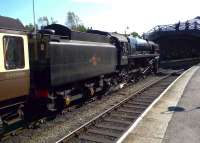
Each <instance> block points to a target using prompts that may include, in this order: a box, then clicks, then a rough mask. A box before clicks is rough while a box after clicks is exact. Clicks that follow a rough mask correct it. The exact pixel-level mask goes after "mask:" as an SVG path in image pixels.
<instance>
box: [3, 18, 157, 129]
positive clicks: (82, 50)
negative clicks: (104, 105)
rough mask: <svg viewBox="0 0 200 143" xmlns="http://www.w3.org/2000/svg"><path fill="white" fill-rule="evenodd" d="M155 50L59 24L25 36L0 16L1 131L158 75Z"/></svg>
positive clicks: (142, 43) (16, 25) (137, 42)
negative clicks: (124, 84)
mask: <svg viewBox="0 0 200 143" xmlns="http://www.w3.org/2000/svg"><path fill="white" fill-rule="evenodd" d="M158 50H159V47H158V45H157V44H155V43H154V42H151V41H146V40H143V39H140V38H134V37H131V36H125V35H122V34H118V33H110V32H104V31H98V30H88V31H87V32H85V33H83V32H76V31H72V30H70V29H69V28H67V27H66V26H63V25H59V24H52V25H48V26H46V27H45V28H44V29H42V30H40V31H37V34H28V33H27V32H26V30H25V28H24V26H23V25H22V23H21V22H20V21H18V20H15V19H12V18H8V17H2V16H0V131H3V129H4V127H5V126H7V125H11V124H14V123H16V122H19V121H21V120H26V121H31V120H33V119H35V118H37V117H41V116H44V114H45V115H46V114H50V113H55V112H60V111H62V110H63V109H64V108H65V107H66V106H70V104H73V103H74V102H77V101H79V103H84V102H85V101H86V100H87V99H88V98H91V97H94V96H97V97H99V98H101V95H102V94H103V93H105V92H107V91H108V90H110V89H111V88H113V87H118V86H119V85H120V84H121V83H129V82H135V81H137V80H138V78H139V77H140V76H143V75H145V74H147V73H150V72H154V73H156V72H157V70H158V60H159V54H158Z"/></svg>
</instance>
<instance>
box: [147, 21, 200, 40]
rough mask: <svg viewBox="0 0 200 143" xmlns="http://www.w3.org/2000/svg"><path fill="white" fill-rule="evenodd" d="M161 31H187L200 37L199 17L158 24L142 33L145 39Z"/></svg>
mask: <svg viewBox="0 0 200 143" xmlns="http://www.w3.org/2000/svg"><path fill="white" fill-rule="evenodd" d="M163 33H168V34H169V33H177V34H178V33H189V34H194V33H195V34H197V35H196V36H199V37H200V17H196V18H194V19H191V20H187V21H185V22H178V23H175V24H168V25H158V26H156V27H154V28H153V29H151V30H149V31H148V32H147V33H145V34H144V35H143V37H144V38H145V39H149V40H154V39H155V38H157V37H159V36H160V35H161V34H163Z"/></svg>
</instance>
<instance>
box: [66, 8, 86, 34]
mask: <svg viewBox="0 0 200 143" xmlns="http://www.w3.org/2000/svg"><path fill="white" fill-rule="evenodd" d="M65 24H66V25H67V26H68V27H69V28H71V29H72V30H75V31H80V32H85V31H87V29H86V28H85V26H84V25H83V23H82V22H81V20H80V18H79V17H78V16H77V15H76V14H75V13H74V12H70V11H69V12H68V13H67V20H66V22H65Z"/></svg>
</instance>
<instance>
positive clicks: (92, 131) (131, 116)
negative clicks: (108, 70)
mask: <svg viewBox="0 0 200 143" xmlns="http://www.w3.org/2000/svg"><path fill="white" fill-rule="evenodd" d="M176 78H177V75H171V74H169V75H166V76H164V77H162V78H160V79H159V80H157V81H154V82H153V83H150V84H148V85H146V86H145V87H144V88H142V89H141V90H139V91H137V92H136V93H131V92H130V90H126V93H125V91H123V92H122V94H127V93H128V94H129V95H130V96H129V97H128V98H126V99H124V100H123V101H121V102H120V103H118V104H117V105H114V106H113V107H111V108H110V109H108V110H106V111H105V112H103V113H101V114H100V115H98V116H97V117H95V118H93V119H92V120H91V121H89V122H87V123H86V124H84V125H82V126H81V127H79V128H78V129H76V130H74V131H73V132H71V133H70V134H68V135H66V136H65V137H63V138H62V139H60V140H59V141H57V143H76V142H81V143H82V142H83V143H85V142H89V143H93V142H99V143H113V142H116V141H117V140H118V139H119V138H120V137H121V136H122V135H123V133H124V132H125V131H126V130H127V129H128V128H129V127H130V126H131V125H132V124H133V123H134V122H135V121H136V119H137V118H138V117H139V116H140V115H141V114H142V113H143V112H144V111H145V110H146V109H147V107H148V106H149V105H151V103H152V102H153V101H154V100H155V99H156V98H157V97H158V96H159V95H160V94H161V93H162V92H163V91H164V90H165V89H166V88H167V87H168V86H169V85H170V84H171V83H172V82H173V81H174V80H175V79H176Z"/></svg>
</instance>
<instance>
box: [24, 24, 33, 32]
mask: <svg viewBox="0 0 200 143" xmlns="http://www.w3.org/2000/svg"><path fill="white" fill-rule="evenodd" d="M25 28H26V30H27V31H29V32H31V31H34V25H33V24H32V23H29V24H28V25H26V26H25Z"/></svg>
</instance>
